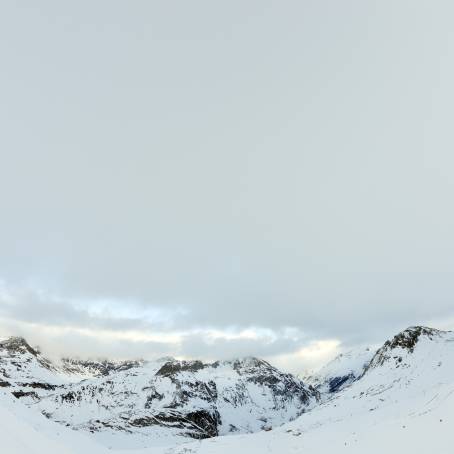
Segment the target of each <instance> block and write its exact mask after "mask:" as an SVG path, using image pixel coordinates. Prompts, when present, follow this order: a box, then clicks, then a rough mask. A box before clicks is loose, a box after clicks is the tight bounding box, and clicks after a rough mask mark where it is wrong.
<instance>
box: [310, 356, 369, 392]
mask: <svg viewBox="0 0 454 454" xmlns="http://www.w3.org/2000/svg"><path fill="white" fill-rule="evenodd" d="M374 354H375V350H374V349H373V348H371V347H363V348H358V349H355V350H350V351H347V352H345V353H341V354H339V355H338V356H336V357H335V358H334V359H333V360H332V361H330V362H329V363H327V364H326V365H325V366H323V367H322V368H321V369H320V370H319V371H318V372H317V373H315V374H312V375H308V376H307V377H303V380H304V382H305V383H306V384H310V385H312V386H313V387H314V388H315V389H316V390H317V391H319V392H320V394H321V396H322V398H323V399H325V398H329V396H330V395H331V394H333V393H337V392H339V391H342V390H343V389H344V388H345V387H347V386H349V385H351V384H352V383H353V382H354V381H356V380H358V379H359V378H360V377H361V376H362V375H363V373H364V371H365V369H366V368H367V366H368V365H369V363H370V361H371V359H372V357H373V356H374Z"/></svg>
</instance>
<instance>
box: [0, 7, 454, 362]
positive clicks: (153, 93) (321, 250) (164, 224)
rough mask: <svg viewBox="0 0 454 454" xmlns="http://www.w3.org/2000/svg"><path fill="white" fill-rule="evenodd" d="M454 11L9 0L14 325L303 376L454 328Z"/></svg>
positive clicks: (5, 253)
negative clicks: (422, 333)
mask: <svg viewBox="0 0 454 454" xmlns="http://www.w3.org/2000/svg"><path fill="white" fill-rule="evenodd" d="M453 15H454V6H453V4H452V3H451V2H448V1H402V0H398V1H395V0H394V1H367V0H366V1H364V0H361V1H360V0H357V1H334V0H330V1H323V0H322V1H320V0H317V1H304V0H303V1H229V2H212V1H193V2H186V1H174V2H165V1H156V2H149V1H134V2H127V1H112V0H109V1H78V2H60V1H46V0H44V1H40V2H33V1H17V2H3V3H2V5H1V6H0V56H1V62H0V64H1V71H0V121H1V125H2V129H1V134H0V210H1V211H0V212H1V217H0V280H1V282H2V284H1V286H0V328H1V329H2V330H3V331H4V332H5V333H10V332H11V333H12V332H14V333H16V332H19V333H24V334H26V335H27V336H28V337H30V338H31V339H32V340H33V341H36V342H39V343H41V344H44V345H45V346H47V347H48V348H49V349H51V348H52V345H54V347H53V348H55V344H58V349H59V351H60V350H61V351H62V352H69V353H73V352H74V351H78V350H80V351H82V353H83V354H91V355H99V354H106V355H109V354H116V355H122V356H137V355H141V356H158V355H161V354H173V355H179V356H198V357H203V358H214V357H226V356H236V355H245V354H253V355H260V356H264V357H267V358H271V359H273V360H274V361H275V362H277V363H279V364H283V365H284V367H285V361H286V359H285V358H287V360H288V361H287V362H288V363H289V364H290V363H291V367H294V368H296V367H298V368H300V367H303V366H304V367H305V366H307V364H312V363H311V362H317V361H318V359H319V358H320V357H321V356H323V355H324V354H325V353H326V352H328V351H331V350H333V349H336V348H338V347H339V345H341V346H342V345H353V344H358V343H367V342H378V341H382V340H384V339H385V338H386V337H387V336H389V335H391V334H393V333H394V331H396V330H399V329H402V328H405V327H406V326H407V325H410V324H414V323H432V324H435V325H436V326H440V327H454V322H453V320H454V304H453V294H454V234H453V232H454V211H453V209H452V205H453V195H454V178H453V176H454V175H453V174H454V154H453V150H454V137H453V128H452V118H453V112H452V110H453V106H454V84H453V83H452V81H453V80H454V59H453V49H454V29H453V27H452V17H453ZM330 349H331V350H330ZM289 358H290V359H289ZM289 367H290V366H289Z"/></svg>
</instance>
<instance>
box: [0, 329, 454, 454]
mask: <svg viewBox="0 0 454 454" xmlns="http://www.w3.org/2000/svg"><path fill="white" fill-rule="evenodd" d="M0 387H1V388H2V391H3V393H2V394H1V395H0V403H1V408H2V410H1V411H2V412H3V413H4V414H1V415H0V418H1V420H2V422H3V419H4V418H7V419H8V424H10V425H11V426H12V428H11V430H9V431H6V429H4V428H3V429H0V436H1V438H0V439H2V440H4V444H5V443H6V446H11V448H10V451H7V452H12V453H14V452H44V451H42V450H41V451H39V450H38V451H36V450H35V451H34V450H33V449H35V448H36V447H37V446H39V442H38V441H36V443H33V444H31V445H30V446H27V449H26V450H21V449H19V448H18V447H17V446H16V445H15V443H16V442H19V441H20V442H22V443H25V442H24V440H23V437H22V436H20V434H18V435H16V436H14V434H15V431H17V430H19V429H17V427H20V431H21V433H28V434H29V436H27V437H26V438H27V440H28V439H29V440H34V438H36V437H37V435H39V438H40V440H41V439H42V438H43V439H44V441H43V440H41V441H40V442H43V443H50V444H51V445H52V444H53V443H57V445H58V444H60V445H59V446H60V447H59V448H58V449H59V450H58V451H55V452H59V453H60V452H84V453H90V454H91V453H92V452H93V453H95V452H96V453H98V452H99V453H103V452H107V451H109V450H110V449H115V450H117V451H118V452H125V453H126V452H135V453H137V454H139V453H140V454H142V453H144V454H145V453H148V452H157V453H162V454H171V453H174V454H183V453H185V454H189V453H199V454H208V453H210V454H224V453H234V452H238V453H252V454H256V453H257V454H258V453H262V452H272V453H276V454H277V453H287V452H288V453H293V452H297V453H329V452H337V451H343V452H354V453H356V452H358V453H360V452H361V453H363V452H367V453H375V452H377V453H378V452H380V453H381V452H383V451H388V452H391V453H392V452H396V453H407V452H409V453H410V452H411V453H415V452H416V453H419V452H421V453H422V452H425V453H427V452H431V453H436V454H444V453H451V452H452V446H454V435H453V433H452V431H451V430H450V427H452V424H453V422H454V333H453V332H449V331H439V330H435V329H431V328H426V327H422V326H417V327H411V328H408V329H406V330H404V331H402V332H401V333H398V334H397V335H396V336H394V337H393V338H391V339H389V340H387V341H386V342H385V343H384V344H383V345H382V346H381V347H380V348H378V349H372V348H362V349H359V350H355V351H352V352H346V353H343V354H342V355H341V356H339V357H337V358H335V359H334V360H333V361H331V362H330V363H329V364H327V365H326V366H325V367H323V368H322V369H321V370H320V371H319V372H318V373H317V374H314V375H313V376H311V377H305V378H304V379H300V378H297V377H294V376H292V375H290V374H286V373H283V372H281V371H279V370H278V369H276V368H274V367H273V366H271V365H270V364H268V363H267V362H265V361H263V360H260V359H257V358H243V359H236V360H232V361H217V362H214V363H204V362H201V361H178V360H176V359H173V358H162V359H159V360H156V361H126V362H115V361H112V362H111V361H83V360H76V359H67V358H66V359H62V360H61V361H58V362H53V361H50V360H49V359H47V358H45V357H44V356H43V355H42V354H41V353H40V352H39V351H38V350H37V349H34V348H32V347H31V346H30V345H29V344H28V343H27V342H26V340H25V339H22V338H18V337H13V338H4V339H2V340H0ZM27 407H28V408H27ZM5 412H6V413H5ZM4 427H6V426H4ZM5 431H6V432H5ZM8 440H9V441H8ZM8 443H9V444H8ZM16 444H17V443H16ZM40 449H41V448H40ZM42 449H44V448H42ZM46 449H47V448H46ZM52 449H54V448H49V449H47V451H48V452H49V453H53V452H54V451H52ZM55 449H57V448H55ZM65 450H66V451H65ZM130 450H133V451H130Z"/></svg>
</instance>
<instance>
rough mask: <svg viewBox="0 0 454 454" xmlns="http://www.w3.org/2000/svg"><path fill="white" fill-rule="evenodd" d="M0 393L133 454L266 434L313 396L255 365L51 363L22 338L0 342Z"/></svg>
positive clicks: (286, 378)
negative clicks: (186, 442)
mask: <svg viewBox="0 0 454 454" xmlns="http://www.w3.org/2000/svg"><path fill="white" fill-rule="evenodd" d="M0 386H3V387H4V388H8V389H9V391H11V393H12V394H13V395H14V396H15V397H17V398H20V399H21V401H22V402H24V403H25V404H27V405H28V406H29V407H32V408H34V409H39V410H40V411H41V412H42V413H43V414H44V415H45V416H47V417H48V418H50V419H52V420H54V421H56V422H58V423H61V424H63V425H65V426H69V427H71V428H73V429H77V430H82V431H87V432H90V433H93V434H95V436H96V435H99V438H100V439H101V440H103V441H104V442H105V443H107V444H108V443H109V442H110V441H109V439H110V438H112V437H113V439H114V440H115V441H117V440H119V439H121V443H122V444H124V445H126V446H136V447H137V446H146V445H149V444H150V443H151V441H150V438H152V439H153V440H152V442H153V443H158V444H159V443H166V442H168V440H169V439H175V437H179V438H180V437H181V436H184V437H192V438H209V437H214V436H217V435H225V434H229V433H248V432H255V431H258V430H262V429H271V428H272V427H276V426H279V425H281V424H283V423H285V422H288V421H291V420H293V419H295V418H297V417H298V416H300V415H301V414H302V413H304V412H305V411H307V410H308V409H310V408H311V407H313V406H314V405H315V404H316V403H317V399H318V396H319V394H318V392H317V391H315V390H314V389H313V388H311V387H308V386H306V385H305V384H304V383H303V382H302V381H301V380H299V379H297V378H295V377H293V376H292V375H290V374H285V373H282V372H280V371H279V370H277V369H276V368H274V367H272V366H271V365H270V364H268V363H267V362H265V361H263V360H260V359H257V358H244V359H238V360H234V361H222V362H220V361H218V362H214V363H211V364H206V363H203V362H201V361H177V360H175V359H170V358H163V359H161V360H157V361H126V362H110V361H99V362H96V361H82V360H74V359H68V358H66V359H64V360H62V361H61V362H60V363H58V364H56V363H53V362H51V361H49V360H48V359H46V358H45V357H43V356H42V355H41V354H40V353H39V352H38V351H37V350H35V349H33V348H32V347H31V346H30V345H29V344H28V343H27V342H26V341H25V339H23V338H8V339H4V340H3V341H2V342H0Z"/></svg>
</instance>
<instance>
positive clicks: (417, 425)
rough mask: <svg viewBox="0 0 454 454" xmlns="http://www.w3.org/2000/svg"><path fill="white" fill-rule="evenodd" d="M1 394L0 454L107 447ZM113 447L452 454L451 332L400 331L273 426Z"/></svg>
mask: <svg viewBox="0 0 454 454" xmlns="http://www.w3.org/2000/svg"><path fill="white" fill-rule="evenodd" d="M348 360H349V361H350V358H348ZM330 371H331V372H332V369H330ZM0 397H1V398H0V421H1V425H0V440H1V445H0V446H1V448H2V449H1V452H5V453H8V454H9V453H12V454H15V453H38V452H39V453H48V454H53V453H79V452H80V453H84V454H92V453H93V454H94V453H100V454H102V453H105V452H112V451H109V450H108V449H106V448H105V447H102V446H100V445H97V444H94V443H93V442H92V440H89V439H88V438H87V437H86V436H84V435H82V434H80V433H77V432H74V431H71V430H69V429H67V428H66V427H62V426H60V425H57V424H55V423H54V422H52V421H50V420H47V419H45V418H44V417H42V416H41V415H40V414H39V413H37V412H33V411H32V410H30V409H28V408H26V407H25V406H24V405H23V404H22V403H21V402H20V401H16V400H13V398H12V397H11V396H10V395H7V394H5V395H3V396H0ZM113 448H115V447H113ZM115 452H116V453H117V454H151V453H155V454H227V453H228V454H236V453H238V454H241V453H247V454H259V453H260V454H262V453H275V454H281V453H284V454H285V453H301V454H303V453H304V454H325V453H326V454H328V453H333V452H336V453H337V452H346V453H358V454H359V453H362V454H363V453H367V454H374V453H377V454H378V453H384V452H386V453H402V454H406V453H412V454H414V453H431V454H452V452H454V333H451V332H440V331H436V330H430V329H424V328H412V329H409V330H406V331H404V332H403V333H400V334H399V335H398V336H396V337H395V338H394V339H392V340H390V341H388V342H387V343H385V345H384V346H383V347H382V348H381V349H379V350H378V351H377V352H376V353H375V355H374V356H373V358H372V360H371V361H370V363H369V365H368V366H367V367H366V368H365V370H364V373H363V374H362V376H360V377H359V378H358V379H357V380H356V381H354V382H352V383H351V384H350V385H349V386H347V387H346V388H344V389H342V390H341V391H340V392H337V393H334V394H330V395H329V397H328V398H327V399H326V400H323V403H321V404H320V405H318V406H316V407H315V408H313V409H312V410H310V411H307V412H306V413H305V414H303V415H302V416H301V417H299V418H297V419H296V420H294V421H293V422H290V423H287V424H285V425H283V426H281V427H277V428H274V429H273V430H270V431H262V432H258V433H255V434H243V435H229V436H223V437H215V438H211V439H205V440H200V441H188V442H186V443H184V444H180V445H178V446H167V447H153V448H148V449H143V450H124V451H123V450H116V451H115Z"/></svg>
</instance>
